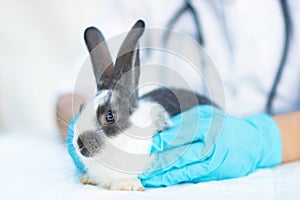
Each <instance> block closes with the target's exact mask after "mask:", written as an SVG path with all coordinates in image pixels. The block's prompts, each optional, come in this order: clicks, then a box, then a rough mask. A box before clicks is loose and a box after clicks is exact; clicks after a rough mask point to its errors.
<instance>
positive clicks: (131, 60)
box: [113, 20, 145, 104]
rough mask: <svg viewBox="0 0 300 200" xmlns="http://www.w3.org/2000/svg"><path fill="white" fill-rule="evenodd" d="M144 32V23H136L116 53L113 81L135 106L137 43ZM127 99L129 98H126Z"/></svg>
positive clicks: (137, 60)
mask: <svg viewBox="0 0 300 200" xmlns="http://www.w3.org/2000/svg"><path fill="white" fill-rule="evenodd" d="M144 30H145V23H144V21H142V20H139V21H137V22H136V23H135V24H134V26H133V27H132V29H131V30H130V31H129V33H128V34H127V36H126V38H125V40H124V42H123V44H122V45H121V47H120V50H119V52H118V57H117V59H116V63H115V72H114V75H113V81H114V82H115V83H117V84H118V85H119V86H122V90H125V91H122V93H124V94H127V95H133V96H131V103H133V104H135V103H136V101H137V98H138V91H137V86H138V81H139V76H140V66H139V65H140V58H139V49H138V48H137V43H138V40H139V38H140V37H141V36H142V34H143V33H144ZM128 98H129V97H128Z"/></svg>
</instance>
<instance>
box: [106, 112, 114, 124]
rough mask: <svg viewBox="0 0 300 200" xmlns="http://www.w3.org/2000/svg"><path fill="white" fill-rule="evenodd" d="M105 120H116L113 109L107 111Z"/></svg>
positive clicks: (108, 121) (110, 121) (111, 121)
mask: <svg viewBox="0 0 300 200" xmlns="http://www.w3.org/2000/svg"><path fill="white" fill-rule="evenodd" d="M105 120H106V122H107V123H109V124H111V123H114V122H115V117H114V114H113V112H112V111H111V110H110V111H108V112H107V114H106V116H105Z"/></svg>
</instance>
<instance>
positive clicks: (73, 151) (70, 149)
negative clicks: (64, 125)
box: [66, 115, 86, 174]
mask: <svg viewBox="0 0 300 200" xmlns="http://www.w3.org/2000/svg"><path fill="white" fill-rule="evenodd" d="M77 118H78V115H75V117H74V118H73V119H72V120H71V122H70V124H69V127H68V137H67V141H66V142H67V146H68V152H69V154H70V156H71V158H72V160H73V162H74V164H75V166H76V169H77V170H78V172H79V173H81V174H82V173H85V172H86V168H85V166H84V164H83V163H82V161H81V159H80V157H79V156H78V154H77V152H76V149H75V147H74V145H73V137H74V125H75V122H76V120H77Z"/></svg>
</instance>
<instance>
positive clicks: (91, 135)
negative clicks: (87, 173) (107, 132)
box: [77, 131, 103, 158]
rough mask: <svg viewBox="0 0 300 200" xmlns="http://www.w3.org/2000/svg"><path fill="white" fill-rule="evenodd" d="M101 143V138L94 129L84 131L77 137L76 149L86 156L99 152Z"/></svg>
mask: <svg viewBox="0 0 300 200" xmlns="http://www.w3.org/2000/svg"><path fill="white" fill-rule="evenodd" d="M102 143H103V141H102V138H101V137H100V136H99V134H97V133H96V132H94V131H86V132H84V133H83V134H81V135H80V136H79V137H78V138H77V145H78V150H79V152H80V154H81V155H82V156H84V157H87V158H89V157H92V156H93V155H95V154H97V153H98V152H100V148H101V146H102Z"/></svg>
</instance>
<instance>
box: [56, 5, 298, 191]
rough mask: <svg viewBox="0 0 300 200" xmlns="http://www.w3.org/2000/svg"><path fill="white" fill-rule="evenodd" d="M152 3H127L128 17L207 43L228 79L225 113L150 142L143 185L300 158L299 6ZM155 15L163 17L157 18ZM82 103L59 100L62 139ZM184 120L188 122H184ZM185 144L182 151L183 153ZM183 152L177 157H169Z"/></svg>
mask: <svg viewBox="0 0 300 200" xmlns="http://www.w3.org/2000/svg"><path fill="white" fill-rule="evenodd" d="M125 2H126V1H125ZM151 2H153V1H147V2H140V1H138V2H136V3H135V4H134V5H135V6H134V9H137V8H139V9H140V11H139V9H137V10H135V12H131V11H133V10H132V9H133V8H132V4H130V3H128V2H127V4H125V3H123V4H124V5H123V6H124V10H127V11H128V13H134V14H132V17H131V18H130V19H132V18H134V19H137V18H140V17H141V16H142V17H144V18H145V21H146V22H149V23H150V24H151V23H152V25H153V26H154V27H160V28H166V27H167V28H169V29H172V30H176V31H179V32H181V33H184V34H187V35H189V36H191V37H193V38H194V39H195V41H197V42H198V43H199V44H201V45H202V46H204V48H205V49H206V50H207V52H208V54H209V55H210V56H211V57H212V59H213V60H214V62H215V64H216V66H217V68H218V72H219V73H220V76H221V78H222V80H223V82H224V89H225V95H226V112H225V111H222V110H219V109H217V108H214V107H212V106H198V107H195V108H193V109H190V110H188V111H186V112H184V113H182V114H180V115H178V116H175V117H173V118H172V122H173V127H172V128H170V129H168V130H166V131H163V132H161V133H158V134H156V135H155V136H154V138H153V146H152V152H153V153H155V154H157V157H156V159H155V160H154V162H153V166H155V167H153V168H151V169H150V170H149V171H147V172H144V173H143V174H141V176H140V179H141V181H142V183H143V185H144V186H151V187H159V186H169V185H174V184H178V183H183V182H200V181H212V180H222V179H228V178H236V177H241V176H245V175H248V174H250V173H252V172H254V171H255V170H257V169H260V168H266V167H274V166H276V165H279V164H281V163H286V162H291V161H295V160H299V159H300V78H299V77H300V60H299V53H300V21H299V20H297V19H299V17H300V12H299V10H300V2H298V1H287V0H277V1H274V0H263V1H253V0H244V1H220V0H213V1H201V0H199V1H189V0H182V1H176V3H175V2H172V5H169V4H168V2H167V1H166V2H161V1H159V2H160V4H157V3H156V4H155V2H153V3H151ZM154 4H155V5H154ZM129 5H130V6H129ZM155 6H157V7H155ZM126 8H127V9H126ZM143 8H145V9H143ZM146 8H147V9H146ZM151 8H153V9H151ZM127 11H123V12H124V13H126V12H127ZM160 11H163V12H160ZM114 13H115V15H117V14H119V17H118V16H117V17H115V19H114V18H112V17H111V16H110V18H112V19H113V20H116V21H114V22H117V21H118V20H119V21H122V22H123V21H124V23H125V24H126V23H127V22H125V21H126V20H124V18H122V15H121V14H120V13H117V12H114ZM155 14H157V15H160V17H159V19H157V18H156V19H153V15H155ZM118 18H119V19H118ZM147 18H148V19H149V20H147ZM112 19H110V20H112ZM131 23H132V20H130V21H129V19H128V24H131ZM127 27H130V26H127ZM123 31H124V30H123ZM84 100H85V99H84V97H82V96H81V95H78V94H66V95H62V96H61V98H60V99H59V100H58V102H57V113H58V115H57V116H58V119H59V120H58V126H59V129H60V130H61V132H62V133H63V135H64V137H66V133H67V130H68V124H69V122H70V121H71V120H72V118H73V117H74V113H76V112H78V110H79V105H80V104H82V103H83V102H84ZM73 105H75V106H73ZM198 112H200V114H199V115H196V114H195V113H198ZM181 118H185V119H190V120H187V121H186V120H185V123H180V122H181V121H180V119H181ZM214 120H217V121H218V120H220V122H222V126H221V128H220V129H218V130H219V131H218V134H217V135H216V133H215V132H212V131H208V130H211V128H214V127H210V126H211V124H212V123H211V122H212V121H214ZM191 123H198V124H199V126H201V127H202V128H201V129H200V130H198V132H197V133H196V134H195V137H194V138H193V139H192V140H191V139H186V140H185V139H184V138H183V139H182V141H181V143H177V144H176V145H175V146H172V145H171V146H168V145H167V144H169V143H171V142H172V139H173V138H172V137H171V136H172V135H176V133H177V132H178V131H180V129H184V130H189V127H190V126H191ZM216 124H218V123H216ZM191 131H192V130H191ZM187 145H188V147H189V148H186V151H185V153H184V154H182V152H181V149H182V148H183V147H184V146H187ZM178 152H180V153H181V154H180V156H179V157H178V158H177V159H175V160H174V159H172V160H170V159H168V158H169V156H170V155H171V154H176V153H178ZM168 161H172V162H170V163H166V162H168Z"/></svg>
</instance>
